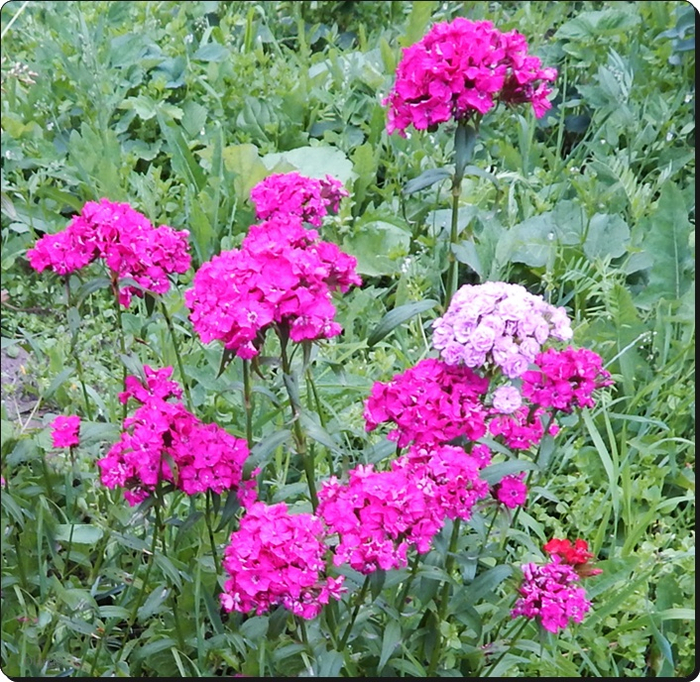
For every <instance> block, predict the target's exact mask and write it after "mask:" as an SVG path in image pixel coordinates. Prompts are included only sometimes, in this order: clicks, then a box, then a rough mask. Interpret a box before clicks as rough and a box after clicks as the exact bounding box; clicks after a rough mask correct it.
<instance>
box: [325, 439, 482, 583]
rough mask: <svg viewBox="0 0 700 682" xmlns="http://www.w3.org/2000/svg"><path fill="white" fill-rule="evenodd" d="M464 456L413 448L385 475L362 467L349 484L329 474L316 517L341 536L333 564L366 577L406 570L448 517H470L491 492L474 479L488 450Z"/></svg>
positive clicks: (450, 448) (449, 450)
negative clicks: (412, 551) (414, 554)
mask: <svg viewBox="0 0 700 682" xmlns="http://www.w3.org/2000/svg"><path fill="white" fill-rule="evenodd" d="M480 448H481V449H480V451H479V454H474V455H468V454H466V453H465V452H464V450H463V449H462V448H458V447H454V446H451V445H442V446H431V447H428V448H426V447H417V446H414V447H412V448H411V449H410V450H409V451H408V452H407V454H405V455H403V456H401V457H399V458H397V459H395V460H394V461H393V462H392V463H391V469H389V470H388V471H376V470H375V469H374V468H373V467H372V466H371V465H359V466H358V467H356V468H355V469H353V470H351V471H350V473H349V478H348V481H347V483H341V482H340V481H339V480H338V479H337V478H336V477H332V478H331V479H330V480H328V481H327V482H326V483H324V485H323V486H322V487H321V490H320V491H319V493H318V498H319V505H318V509H317V513H318V515H319V516H321V517H322V518H323V520H324V522H325V523H326V525H327V526H328V529H329V533H331V534H335V535H337V536H338V544H337V545H336V547H335V555H334V559H333V561H334V564H335V565H336V566H339V565H341V564H343V563H348V564H349V565H350V567H351V568H354V569H355V570H357V571H359V572H360V573H363V574H365V575H366V574H369V573H372V572H374V571H376V570H377V569H380V568H381V569H384V570H389V569H392V568H400V567H402V566H406V563H407V558H406V556H407V552H408V549H409V548H411V547H415V548H416V551H418V552H419V553H425V552H427V551H428V550H429V549H430V547H431V542H432V540H433V538H434V537H435V535H436V534H437V533H438V531H439V530H440V529H441V528H442V527H443V525H444V523H445V519H446V518H450V519H456V518H460V519H464V520H468V519H469V518H471V511H472V508H473V506H474V505H475V504H476V502H477V501H478V500H480V499H483V498H485V497H487V496H488V494H489V486H488V483H486V481H484V480H482V479H481V478H480V477H479V472H480V470H481V468H482V467H483V466H485V465H486V464H487V463H488V462H489V461H490V456H489V453H488V449H487V448H485V446H480Z"/></svg>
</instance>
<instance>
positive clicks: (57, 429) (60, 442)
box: [51, 415, 80, 448]
mask: <svg viewBox="0 0 700 682" xmlns="http://www.w3.org/2000/svg"><path fill="white" fill-rule="evenodd" d="M79 431H80V417H78V416H77V415H70V416H65V415H58V416H57V417H56V418H55V419H54V420H53V421H52V422H51V441H52V443H53V446H54V447H55V448H71V447H73V446H75V445H78V444H79V443H80V437H79Z"/></svg>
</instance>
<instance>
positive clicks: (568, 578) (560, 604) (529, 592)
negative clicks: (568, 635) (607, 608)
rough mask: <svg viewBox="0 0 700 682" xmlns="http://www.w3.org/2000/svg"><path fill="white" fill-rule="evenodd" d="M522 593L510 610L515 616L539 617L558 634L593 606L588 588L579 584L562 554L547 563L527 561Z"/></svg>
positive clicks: (574, 572) (579, 619) (544, 624)
mask: <svg viewBox="0 0 700 682" xmlns="http://www.w3.org/2000/svg"><path fill="white" fill-rule="evenodd" d="M522 571H523V582H522V585H521V586H520V588H519V592H520V596H519V597H518V599H517V601H516V602H515V606H514V608H513V609H512V611H511V615H512V616H513V618H515V617H517V616H525V618H529V619H531V620H533V619H536V620H537V621H538V622H539V623H540V624H541V625H542V627H543V628H544V629H545V630H548V631H549V632H553V633H555V634H556V633H557V632H559V631H560V630H563V629H565V628H566V627H567V626H568V624H569V621H573V622H574V623H580V622H581V621H582V620H583V617H584V616H585V615H586V613H587V612H588V611H589V610H590V608H591V602H590V601H589V600H588V599H586V591H585V589H584V588H583V587H581V586H580V583H579V575H578V573H576V571H575V570H574V568H573V567H572V566H570V565H569V564H567V563H564V562H563V561H562V560H561V558H560V557H559V556H556V555H555V556H553V557H552V561H551V562H549V563H548V564H545V565H544V566H539V565H538V564H535V563H528V564H524V565H523V566H522Z"/></svg>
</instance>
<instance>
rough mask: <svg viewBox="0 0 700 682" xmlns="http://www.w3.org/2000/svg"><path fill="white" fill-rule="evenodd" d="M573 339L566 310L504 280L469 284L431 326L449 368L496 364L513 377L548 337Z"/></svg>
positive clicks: (523, 370) (562, 339) (434, 344)
mask: <svg viewBox="0 0 700 682" xmlns="http://www.w3.org/2000/svg"><path fill="white" fill-rule="evenodd" d="M572 336H573V332H572V330H571V322H570V321H569V318H568V316H567V314H566V311H565V310H564V308H557V307H555V306H552V305H550V304H549V303H547V302H546V301H545V300H544V299H543V298H542V297H541V296H535V295H533V294H531V293H529V292H528V291H527V289H525V287H523V286H520V285H519V284H508V283H506V282H484V283H483V284H477V285H471V284H465V285H464V286H462V287H461V288H460V289H458V290H457V291H456V292H455V294H454V296H453V297H452V300H451V301H450V305H449V306H448V308H447V311H446V312H445V314H444V315H443V316H442V317H439V318H438V319H436V320H435V322H434V323H433V347H434V348H436V349H437V350H438V351H440V356H441V357H442V359H443V360H444V361H445V362H446V363H447V364H448V365H465V366H466V367H472V368H474V367H485V366H486V367H488V366H489V365H492V366H494V367H498V368H500V370H501V371H502V372H503V373H504V374H505V375H506V376H507V377H509V378H510V379H513V378H516V377H519V376H521V375H522V374H523V372H525V371H526V370H527V369H528V367H529V365H530V363H532V362H534V361H535V358H536V357H537V354H538V353H539V352H540V350H541V348H542V345H543V344H544V343H545V342H546V341H547V340H548V339H549V338H553V339H556V340H559V341H566V340H568V339H570V338H571V337H572Z"/></svg>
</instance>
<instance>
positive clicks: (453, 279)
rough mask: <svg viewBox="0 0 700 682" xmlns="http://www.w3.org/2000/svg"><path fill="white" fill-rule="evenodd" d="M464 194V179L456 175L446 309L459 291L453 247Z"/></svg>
mask: <svg viewBox="0 0 700 682" xmlns="http://www.w3.org/2000/svg"><path fill="white" fill-rule="evenodd" d="M461 192H462V178H458V177H457V175H456V174H455V178H454V181H453V183H452V221H451V224H450V245H449V249H448V251H447V262H448V267H447V282H446V285H445V309H447V307H448V306H449V305H450V301H451V300H452V296H453V295H454V293H455V291H457V283H458V281H459V261H458V260H457V258H456V256H455V254H454V251H453V250H452V247H453V246H454V245H456V244H457V237H458V227H459V224H458V223H459V195H460V194H461Z"/></svg>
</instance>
